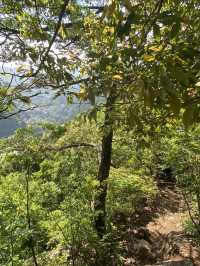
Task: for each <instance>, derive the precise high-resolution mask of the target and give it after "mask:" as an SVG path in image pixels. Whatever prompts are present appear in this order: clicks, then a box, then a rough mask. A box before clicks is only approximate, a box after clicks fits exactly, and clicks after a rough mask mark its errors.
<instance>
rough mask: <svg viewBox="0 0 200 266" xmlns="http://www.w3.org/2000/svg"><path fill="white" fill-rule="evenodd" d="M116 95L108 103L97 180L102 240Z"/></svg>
mask: <svg viewBox="0 0 200 266" xmlns="http://www.w3.org/2000/svg"><path fill="white" fill-rule="evenodd" d="M115 99H116V95H115V93H114V92H111V94H110V96H109V97H108V98H107V101H106V110H105V118H104V127H103V137H102V144H101V158H100V164H99V170H98V176H97V179H98V180H99V182H100V187H99V193H98V196H97V198H96V202H95V211H96V213H97V217H96V220H95V227H96V231H97V233H98V235H99V236H100V238H102V237H103V236H104V234H105V232H106V196H107V183H106V180H107V179H108V177H109V173H110V166H111V156H112V140H113V118H112V110H113V104H114V102H115Z"/></svg>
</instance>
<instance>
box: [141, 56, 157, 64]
mask: <svg viewBox="0 0 200 266" xmlns="http://www.w3.org/2000/svg"><path fill="white" fill-rule="evenodd" d="M143 59H144V61H146V62H153V61H155V59H156V58H155V56H154V55H148V54H146V55H144V56H143Z"/></svg>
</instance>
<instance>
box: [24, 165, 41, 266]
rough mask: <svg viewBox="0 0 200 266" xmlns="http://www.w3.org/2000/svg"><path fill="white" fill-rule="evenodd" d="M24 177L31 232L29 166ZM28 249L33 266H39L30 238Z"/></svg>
mask: <svg viewBox="0 0 200 266" xmlns="http://www.w3.org/2000/svg"><path fill="white" fill-rule="evenodd" d="M25 176H26V216H27V224H28V229H29V230H31V217H30V209H29V178H30V166H29V165H28V170H27V174H26V175H25ZM29 247H30V250H31V252H32V256H33V261H34V264H35V266H39V264H38V262H37V258H36V254H35V248H34V243H33V237H32V236H30V239H29Z"/></svg>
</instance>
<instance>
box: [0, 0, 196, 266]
mask: <svg viewBox="0 0 200 266" xmlns="http://www.w3.org/2000/svg"><path fill="white" fill-rule="evenodd" d="M199 10H200V5H199V1H198V0H188V1H183V0H173V1H171V0H168V1H163V0H158V1H153V0H144V1H140V0H136V1H135V0H124V1H122V0H112V1H89V0H88V1H87V0H85V1H78V0H77V1H72V0H71V1H70V0H62V1H61V0H56V1H55V0H53V1H52V0H51V1H49V0H25V1H12V0H3V1H0V15H1V22H0V41H1V42H0V49H1V56H0V61H1V71H0V78H1V79H0V119H6V118H8V117H11V116H13V115H15V114H18V113H21V112H24V111H27V110H29V109H32V108H36V106H34V105H33V102H32V98H33V97H37V95H38V94H40V88H42V89H43V90H44V89H47V91H48V90H50V89H51V90H52V91H53V93H54V94H55V97H57V96H59V95H65V96H66V101H68V103H73V102H74V100H75V99H76V103H77V100H78V101H80V102H90V103H91V106H92V107H91V108H90V110H89V111H88V112H86V113H85V114H83V115H82V116H81V118H79V119H78V118H77V119H76V120H75V121H73V122H70V123H68V124H66V125H44V126H38V127H33V128H25V129H21V130H18V131H16V133H15V134H14V135H13V136H12V137H10V138H8V139H2V140H1V143H0V151H1V154H0V155H1V157H0V159H1V165H0V175H1V177H0V182H1V189H0V206H1V216H0V223H1V230H0V232H1V239H0V245H1V250H0V252H1V256H0V260H1V261H0V263H1V264H2V265H32V264H33V265H35V266H37V265H55V264H58V265H67V264H69V265H121V264H122V260H123V257H126V255H127V254H126V251H125V248H123V245H122V243H121V242H123V241H121V239H120V234H121V231H120V230H121V226H122V224H123V222H122V221H123V219H124V221H126V222H124V223H127V221H129V222H128V224H126V225H127V226H128V227H129V229H130V228H131V229H134V228H135V227H137V225H138V223H140V222H141V221H139V219H137V218H138V217H140V214H141V211H143V210H144V208H145V205H146V204H147V202H148V201H150V200H152V199H153V197H154V196H155V194H156V190H157V189H156V184H155V180H156V179H158V178H159V177H161V176H163V175H165V177H166V176H167V174H166V173H168V175H170V178H171V177H172V176H173V178H174V179H175V178H176V180H177V183H178V184H179V186H180V187H181V188H182V192H183V196H184V198H185V200H186V202H187V203H188V207H190V206H189V205H190V204H192V207H190V218H191V220H192V222H193V225H194V226H195V228H193V227H192V229H194V230H193V231H194V232H195V234H197V233H198V232H199V230H200V229H199V213H200V211H199V210H200V194H199V180H198V179H199V167H198V164H199V156H198V149H199V139H198V133H199V128H198V126H197V123H198V122H199V117H200V116H199V97H200V94H199V87H200V81H199V78H200V72H199V66H200V65H199V62H200V61H199V59H200V51H199V37H200V35H199V32H200V31H199V30H200V17H199ZM84 119H85V120H84ZM192 125H193V126H192ZM190 127H193V128H192V129H194V131H193V132H192V130H191V129H190ZM166 171H167V172H166ZM169 173H170V174H169ZM188 200H189V201H188ZM193 211H194V213H193ZM121 223H122V224H121ZM124 226H125V225H124Z"/></svg>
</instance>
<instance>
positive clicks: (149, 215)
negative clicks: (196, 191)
mask: <svg viewBox="0 0 200 266" xmlns="http://www.w3.org/2000/svg"><path fill="white" fill-rule="evenodd" d="M141 210H142V211H140V213H138V214H137V215H136V216H135V217H131V220H130V222H131V223H130V224H132V225H133V221H134V222H137V223H138V222H141V224H139V226H140V227H139V229H138V227H137V225H136V226H135V225H134V226H133V227H132V228H131V227H129V228H126V230H124V235H123V236H122V238H123V239H122V241H123V243H124V244H125V246H126V251H127V255H128V256H127V258H126V259H125V262H124V265H127V266H128V265H130V266H131V265H132V266H134V265H137V266H142V265H146V266H156V265H157V266H192V265H193V266H200V248H199V247H197V245H196V244H195V243H194V242H193V240H192V239H191V238H190V237H189V236H187V235H186V234H185V232H184V228H183V222H184V219H188V212H187V208H186V205H185V203H184V200H183V197H182V196H181V193H180V191H178V190H177V189H175V188H166V187H165V188H162V189H160V191H159V193H158V196H157V198H156V199H155V201H154V202H153V203H151V204H150V205H149V204H148V206H145V207H143V208H141ZM137 217H138V219H136V218H137ZM144 221H145V222H144ZM142 222H144V223H143V224H142ZM124 229H125V228H124ZM145 230H146V231H145ZM141 236H142V237H141ZM138 239H139V240H138ZM141 239H142V240H145V241H147V242H144V241H143V243H146V244H149V246H148V245H147V248H146V249H147V250H146V251H148V248H149V247H150V251H151V254H147V255H148V256H149V259H148V256H146V255H144V256H143V255H142V254H141V253H140V257H137V256H136V255H135V254H136V250H137V243H138V241H140V240H141ZM140 244H141V242H140ZM144 248H145V247H144ZM151 255H152V256H151ZM151 257H152V258H153V259H152V260H151V259H150V258H151Z"/></svg>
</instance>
